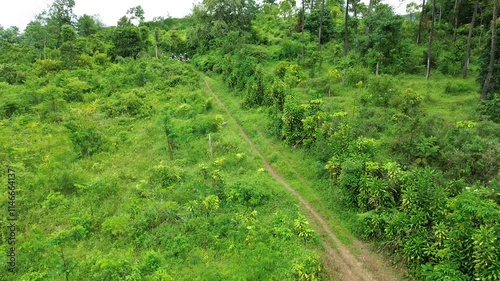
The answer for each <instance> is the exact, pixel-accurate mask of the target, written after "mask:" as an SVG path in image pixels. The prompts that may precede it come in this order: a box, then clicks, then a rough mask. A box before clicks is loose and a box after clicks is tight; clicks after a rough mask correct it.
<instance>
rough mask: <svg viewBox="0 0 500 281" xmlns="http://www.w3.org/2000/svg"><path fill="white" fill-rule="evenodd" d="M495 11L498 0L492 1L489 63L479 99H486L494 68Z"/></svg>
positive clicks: (495, 44)
mask: <svg viewBox="0 0 500 281" xmlns="http://www.w3.org/2000/svg"><path fill="white" fill-rule="evenodd" d="M497 13H498V0H495V1H494V2H493V20H492V21H491V50H490V64H489V65H488V74H486V79H485V80H484V84H483V89H482V91H481V100H483V101H484V100H486V99H488V93H489V90H490V83H491V78H492V77H493V71H494V69H495V52H496V46H497Z"/></svg>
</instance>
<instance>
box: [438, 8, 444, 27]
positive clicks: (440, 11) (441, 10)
mask: <svg viewBox="0 0 500 281" xmlns="http://www.w3.org/2000/svg"><path fill="white" fill-rule="evenodd" d="M442 15H443V5H441V4H439V21H438V23H439V25H441V16H442Z"/></svg>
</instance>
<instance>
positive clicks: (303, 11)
mask: <svg viewBox="0 0 500 281" xmlns="http://www.w3.org/2000/svg"><path fill="white" fill-rule="evenodd" d="M305 16H306V10H305V7H304V0H302V26H301V29H302V64H304V48H305V44H306V41H305V39H304V24H305V23H304V20H305Z"/></svg>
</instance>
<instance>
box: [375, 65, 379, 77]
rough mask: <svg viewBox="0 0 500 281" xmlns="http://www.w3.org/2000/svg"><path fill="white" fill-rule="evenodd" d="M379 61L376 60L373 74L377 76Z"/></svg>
mask: <svg viewBox="0 0 500 281" xmlns="http://www.w3.org/2000/svg"><path fill="white" fill-rule="evenodd" d="M378 68H379V62H378V61H377V66H376V67H375V75H377V76H378Z"/></svg>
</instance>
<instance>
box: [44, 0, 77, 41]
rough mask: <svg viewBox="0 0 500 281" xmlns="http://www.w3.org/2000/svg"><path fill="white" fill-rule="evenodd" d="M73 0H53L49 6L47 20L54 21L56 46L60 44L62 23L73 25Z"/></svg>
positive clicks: (74, 17)
mask: <svg viewBox="0 0 500 281" xmlns="http://www.w3.org/2000/svg"><path fill="white" fill-rule="evenodd" d="M73 7H75V0H55V1H54V3H53V4H52V6H50V8H49V14H48V16H49V21H52V22H54V23H55V27H56V30H55V32H56V36H57V46H60V45H61V43H62V42H61V28H62V26H63V25H73V24H74V21H75V19H76V16H75V14H74V13H73Z"/></svg>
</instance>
